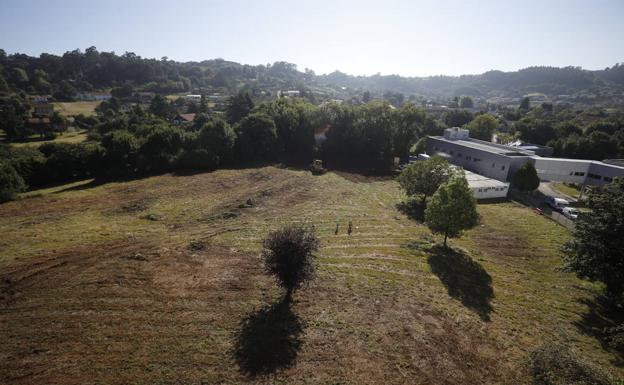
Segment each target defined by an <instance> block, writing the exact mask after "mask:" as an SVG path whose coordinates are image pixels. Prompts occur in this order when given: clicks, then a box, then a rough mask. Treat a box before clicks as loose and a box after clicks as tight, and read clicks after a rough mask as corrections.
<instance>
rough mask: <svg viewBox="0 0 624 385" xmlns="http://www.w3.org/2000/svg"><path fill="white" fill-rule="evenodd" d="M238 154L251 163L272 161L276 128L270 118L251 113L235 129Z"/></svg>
mask: <svg viewBox="0 0 624 385" xmlns="http://www.w3.org/2000/svg"><path fill="white" fill-rule="evenodd" d="M235 131H236V135H237V136H238V141H237V142H236V144H237V146H238V154H239V156H240V157H241V158H242V159H245V160H252V161H262V160H272V159H275V157H276V155H277V148H278V146H277V144H278V141H277V128H276V127H275V122H274V121H273V119H271V117H270V116H268V115H267V114H263V113H253V114H251V115H249V116H247V117H245V118H244V119H243V120H241V121H240V122H239V123H238V124H237V125H236V127H235Z"/></svg>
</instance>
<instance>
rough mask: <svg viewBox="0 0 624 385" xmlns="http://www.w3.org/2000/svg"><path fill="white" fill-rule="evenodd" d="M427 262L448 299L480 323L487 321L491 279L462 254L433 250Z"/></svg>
mask: <svg viewBox="0 0 624 385" xmlns="http://www.w3.org/2000/svg"><path fill="white" fill-rule="evenodd" d="M429 252H430V253H431V255H430V256H429V258H428V259H427V262H428V263H429V266H430V267H431V271H432V272H433V274H435V275H437V276H438V278H440V281H442V283H443V284H444V286H446V288H447V290H448V293H449V295H450V296H451V297H453V298H456V299H458V300H460V301H461V303H462V304H463V305H464V306H466V307H468V308H470V309H472V310H473V311H475V312H476V313H477V314H478V315H479V317H481V319H482V320H483V321H489V320H490V313H491V312H492V305H491V304H490V300H491V299H492V298H494V290H493V289H492V277H490V275H489V274H488V273H487V271H485V269H484V268H483V267H482V266H481V265H480V264H478V263H477V262H475V261H473V260H472V258H470V256H468V255H466V254H465V253H463V252H462V251H459V250H455V249H451V248H445V247H444V246H440V245H436V246H433V247H432V248H431V249H430V250H429Z"/></svg>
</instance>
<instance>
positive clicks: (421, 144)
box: [410, 136, 427, 155]
mask: <svg viewBox="0 0 624 385" xmlns="http://www.w3.org/2000/svg"><path fill="white" fill-rule="evenodd" d="M426 151H427V137H426V136H423V137H422V138H420V139H418V142H416V144H414V145H413V146H412V148H410V154H411V155H418V154H424V153H425V152H426Z"/></svg>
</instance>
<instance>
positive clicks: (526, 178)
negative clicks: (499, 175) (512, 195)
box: [511, 162, 540, 191]
mask: <svg viewBox="0 0 624 385" xmlns="http://www.w3.org/2000/svg"><path fill="white" fill-rule="evenodd" d="M511 184H512V185H513V186H514V187H516V188H517V189H518V190H520V191H534V190H535V189H537V188H538V187H539V185H540V179H539V177H538V176H537V170H535V166H533V163H531V162H526V163H525V164H523V165H522V167H520V168H519V169H518V171H516V173H515V174H514V176H513V179H512V181H511Z"/></svg>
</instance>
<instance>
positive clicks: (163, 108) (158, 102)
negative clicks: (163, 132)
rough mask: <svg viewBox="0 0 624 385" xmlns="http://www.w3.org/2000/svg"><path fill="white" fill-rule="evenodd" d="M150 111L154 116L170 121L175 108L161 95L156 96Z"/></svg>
mask: <svg viewBox="0 0 624 385" xmlns="http://www.w3.org/2000/svg"><path fill="white" fill-rule="evenodd" d="M149 110H150V112H151V113H152V114H154V115H156V116H159V117H161V118H163V119H169V118H171V117H172V116H173V115H174V110H173V108H172V107H171V106H170V105H169V102H168V101H167V99H165V98H163V97H162V96H160V95H156V96H154V98H153V99H152V102H151V103H150V106H149Z"/></svg>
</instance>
